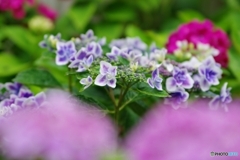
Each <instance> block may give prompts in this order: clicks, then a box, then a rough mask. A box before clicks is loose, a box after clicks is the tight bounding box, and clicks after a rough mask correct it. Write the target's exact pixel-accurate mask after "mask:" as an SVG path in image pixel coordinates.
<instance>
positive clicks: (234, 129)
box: [126, 103, 240, 160]
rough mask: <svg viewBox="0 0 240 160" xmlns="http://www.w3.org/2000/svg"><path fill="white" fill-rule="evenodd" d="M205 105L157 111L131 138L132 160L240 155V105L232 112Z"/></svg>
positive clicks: (127, 143) (196, 159)
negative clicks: (225, 153) (231, 153)
mask: <svg viewBox="0 0 240 160" xmlns="http://www.w3.org/2000/svg"><path fill="white" fill-rule="evenodd" d="M197 106H198V107H199V108H198V107H197ZM204 106H206V104H204V103H197V104H194V108H187V109H181V110H173V109H171V108H169V107H168V108H164V107H162V106H158V107H157V108H155V109H154V110H153V111H151V112H150V113H149V114H148V115H147V116H146V117H145V118H143V120H142V122H141V123H140V125H139V126H138V127H137V128H135V130H133V132H132V133H131V134H130V136H129V137H128V138H127V141H126V151H127V153H128V155H129V160H161V159H163V160H165V159H167V160H176V159H179V160H188V159H194V160H203V159H204V160H207V159H211V158H212V157H211V156H210V153H211V152H238V154H239V153H240V136H239V135H240V127H239V124H240V117H239V112H240V109H239V106H238V105H236V106H235V107H236V108H234V106H231V107H229V108H230V109H231V110H230V111H229V112H224V110H217V111H212V110H208V109H206V108H205V109H204ZM218 158H220V157H218ZM222 158H225V159H226V158H227V157H222ZM231 159H239V157H231Z"/></svg>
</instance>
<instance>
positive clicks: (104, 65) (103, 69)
mask: <svg viewBox="0 0 240 160" xmlns="http://www.w3.org/2000/svg"><path fill="white" fill-rule="evenodd" d="M111 67H112V65H111V64H110V63H108V62H105V61H101V62H100V73H101V74H102V75H105V74H108V73H109V70H110V69H111Z"/></svg>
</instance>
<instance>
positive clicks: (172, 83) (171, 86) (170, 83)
mask: <svg viewBox="0 0 240 160" xmlns="http://www.w3.org/2000/svg"><path fill="white" fill-rule="evenodd" d="M166 89H167V91H169V92H174V91H177V89H178V86H177V83H176V80H175V79H174V78H173V77H169V78H168V79H167V81H166Z"/></svg>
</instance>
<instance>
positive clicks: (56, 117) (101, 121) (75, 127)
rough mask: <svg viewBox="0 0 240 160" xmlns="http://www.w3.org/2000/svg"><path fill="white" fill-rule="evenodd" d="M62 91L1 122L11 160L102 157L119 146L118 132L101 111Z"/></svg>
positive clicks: (91, 159) (0, 139) (4, 146)
mask: <svg viewBox="0 0 240 160" xmlns="http://www.w3.org/2000/svg"><path fill="white" fill-rule="evenodd" d="M69 96H70V95H67V94H63V93H61V92H56V91H55V92H52V93H50V94H48V96H47V97H48V98H47V99H48V100H47V102H46V105H45V106H43V107H42V108H38V109H36V108H35V109H34V108H31V109H30V108H29V109H25V110H21V111H19V112H15V113H14V114H12V115H11V116H9V117H8V118H6V119H3V120H2V121H1V123H0V135H1V136H0V142H1V150H2V153H4V156H6V157H7V158H10V159H26V160H27V159H37V158H42V159H47V160H98V159H100V157H101V156H103V155H104V154H106V153H108V152H110V151H114V150H115V149H116V132H115V129H114V127H113V126H112V124H111V123H110V121H109V119H107V118H106V117H105V115H103V114H101V113H100V112H98V111H96V110H94V109H89V106H88V107H86V105H84V104H79V103H78V102H77V101H76V100H75V99H72V98H69Z"/></svg>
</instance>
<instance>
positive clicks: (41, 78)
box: [14, 69, 61, 87]
mask: <svg viewBox="0 0 240 160" xmlns="http://www.w3.org/2000/svg"><path fill="white" fill-rule="evenodd" d="M14 81H15V82H19V83H22V84H25V85H36V86H40V87H61V84H60V83H59V82H58V81H57V80H56V79H55V78H54V77H53V76H52V74H50V73H49V72H48V71H46V70H39V69H28V70H26V71H23V72H20V73H19V74H18V75H17V76H16V77H15V78H14Z"/></svg>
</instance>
